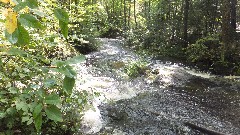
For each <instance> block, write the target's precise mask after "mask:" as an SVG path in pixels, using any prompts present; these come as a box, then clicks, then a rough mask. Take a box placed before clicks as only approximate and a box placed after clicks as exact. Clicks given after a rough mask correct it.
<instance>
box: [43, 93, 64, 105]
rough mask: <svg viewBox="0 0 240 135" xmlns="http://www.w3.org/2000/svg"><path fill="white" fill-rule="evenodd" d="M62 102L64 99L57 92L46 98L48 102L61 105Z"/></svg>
mask: <svg viewBox="0 0 240 135" xmlns="http://www.w3.org/2000/svg"><path fill="white" fill-rule="evenodd" d="M61 102H62V101H61V100H60V97H59V96H58V95H57V94H51V95H48V96H47V97H46V98H45V103H46V104H51V105H59V104H61Z"/></svg>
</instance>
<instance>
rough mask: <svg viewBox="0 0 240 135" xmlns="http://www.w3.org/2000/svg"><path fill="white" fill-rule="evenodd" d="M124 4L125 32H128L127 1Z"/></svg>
mask: <svg viewBox="0 0 240 135" xmlns="http://www.w3.org/2000/svg"><path fill="white" fill-rule="evenodd" d="M123 4H124V6H123V14H124V28H123V29H124V30H126V28H127V11H126V10H127V7H126V0H124V1H123Z"/></svg>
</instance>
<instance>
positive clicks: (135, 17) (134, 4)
mask: <svg viewBox="0 0 240 135" xmlns="http://www.w3.org/2000/svg"><path fill="white" fill-rule="evenodd" d="M133 6H134V7H133V12H134V21H135V27H136V28H137V16H136V0H134V1H133Z"/></svg>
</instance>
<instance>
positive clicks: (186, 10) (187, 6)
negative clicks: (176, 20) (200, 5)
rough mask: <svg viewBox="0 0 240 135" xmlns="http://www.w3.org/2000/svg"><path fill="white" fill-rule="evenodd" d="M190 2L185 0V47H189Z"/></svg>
mask: <svg viewBox="0 0 240 135" xmlns="http://www.w3.org/2000/svg"><path fill="white" fill-rule="evenodd" d="M189 1H190V0H185V7H184V18H183V39H184V42H185V43H184V47H187V45H188V11H189Z"/></svg>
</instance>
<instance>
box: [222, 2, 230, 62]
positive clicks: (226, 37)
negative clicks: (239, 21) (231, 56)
mask: <svg viewBox="0 0 240 135" xmlns="http://www.w3.org/2000/svg"><path fill="white" fill-rule="evenodd" d="M230 9H231V3H230V1H229V0H223V1H222V42H223V44H222V51H221V60H222V61H223V62H224V61H225V52H226V50H228V49H229V46H230V43H231V40H232V37H231V30H232V28H231V24H230V19H231V16H230V15H231V13H230Z"/></svg>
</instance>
